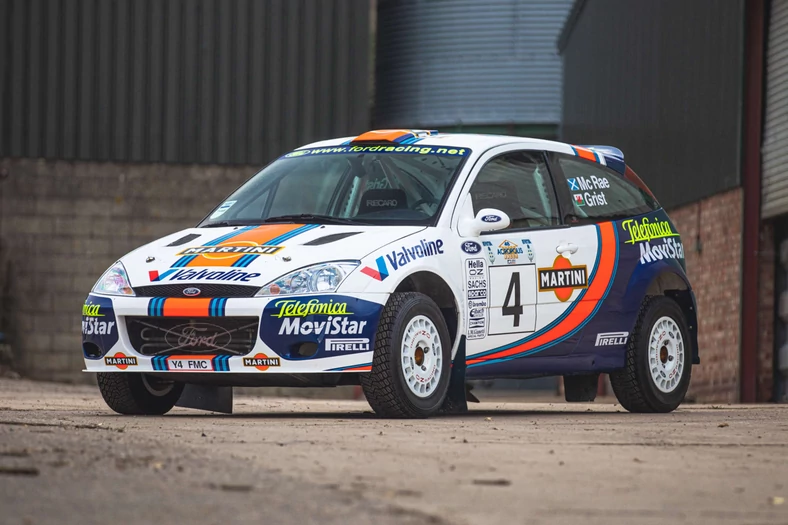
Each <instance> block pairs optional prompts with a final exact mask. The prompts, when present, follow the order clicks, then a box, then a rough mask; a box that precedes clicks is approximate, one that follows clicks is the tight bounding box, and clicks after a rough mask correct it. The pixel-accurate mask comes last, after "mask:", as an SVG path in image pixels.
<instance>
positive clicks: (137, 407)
mask: <svg viewBox="0 0 788 525" xmlns="http://www.w3.org/2000/svg"><path fill="white" fill-rule="evenodd" d="M97 376H98V377H97V379H98V386H99V391H101V396H102V397H103V398H104V401H105V402H106V403H107V405H108V406H109V407H110V408H111V409H112V410H114V411H115V412H117V413H118V414H124V415H137V416H160V415H162V414H166V413H167V412H169V411H170V410H171V409H172V407H174V406H175V403H177V402H178V399H179V398H180V397H181V393H182V392H183V384H182V383H169V384H165V383H162V382H161V380H156V379H155V378H151V377H147V376H144V375H143V374H140V373H131V372H99V373H98V374H97Z"/></svg>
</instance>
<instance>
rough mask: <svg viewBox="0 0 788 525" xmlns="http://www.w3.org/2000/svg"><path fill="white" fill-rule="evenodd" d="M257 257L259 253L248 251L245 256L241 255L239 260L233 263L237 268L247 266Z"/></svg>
mask: <svg viewBox="0 0 788 525" xmlns="http://www.w3.org/2000/svg"><path fill="white" fill-rule="evenodd" d="M255 259H257V255H256V254H254V253H247V254H246V255H244V256H243V257H241V258H240V259H238V260H237V261H235V262H234V263H233V264H232V265H233V267H235V268H246V267H247V266H249V265H250V264H252V262H253V261H254V260H255Z"/></svg>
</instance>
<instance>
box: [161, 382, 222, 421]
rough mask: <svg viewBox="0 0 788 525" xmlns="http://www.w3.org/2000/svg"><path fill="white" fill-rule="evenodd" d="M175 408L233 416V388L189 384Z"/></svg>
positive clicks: (184, 388)
mask: <svg viewBox="0 0 788 525" xmlns="http://www.w3.org/2000/svg"><path fill="white" fill-rule="evenodd" d="M175 406H177V407H183V408H196V409H197V410H207V411H209V412H220V413H222V414H232V413H233V387H231V386H213V385H190V384H187V385H186V386H184V387H183V393H182V394H181V397H180V399H178V402H177V403H175Z"/></svg>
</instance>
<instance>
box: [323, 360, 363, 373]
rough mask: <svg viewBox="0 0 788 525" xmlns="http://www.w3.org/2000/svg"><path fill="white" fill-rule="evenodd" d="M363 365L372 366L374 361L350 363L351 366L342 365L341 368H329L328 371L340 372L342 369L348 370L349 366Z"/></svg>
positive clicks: (357, 366)
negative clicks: (357, 363) (358, 363)
mask: <svg viewBox="0 0 788 525" xmlns="http://www.w3.org/2000/svg"><path fill="white" fill-rule="evenodd" d="M362 366H372V363H371V362H369V363H362V364H360V365H350V366H340V367H339V368H329V369H328V372H340V371H342V370H347V369H349V368H361V367H362Z"/></svg>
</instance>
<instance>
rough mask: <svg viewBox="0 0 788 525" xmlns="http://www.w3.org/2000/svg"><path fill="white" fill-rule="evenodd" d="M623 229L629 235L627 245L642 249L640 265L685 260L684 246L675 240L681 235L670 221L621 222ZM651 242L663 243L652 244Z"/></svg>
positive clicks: (657, 219) (644, 219) (643, 220)
mask: <svg viewBox="0 0 788 525" xmlns="http://www.w3.org/2000/svg"><path fill="white" fill-rule="evenodd" d="M621 228H622V229H623V230H624V232H625V233H627V234H628V235H629V239H627V240H626V241H624V242H625V243H626V244H637V245H638V248H640V264H648V263H652V262H656V261H661V260H663V259H684V245H683V244H682V243H681V241H679V240H676V239H674V237H678V236H679V234H678V233H677V232H675V231H674V230H673V227H672V226H671V224H670V221H668V220H665V219H660V218H659V217H654V222H651V221H650V220H649V219H648V218H647V217H644V218H642V219H640V220H637V219H627V220H625V221H622V222H621ZM651 241H661V243H655V244H652V243H651Z"/></svg>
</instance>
